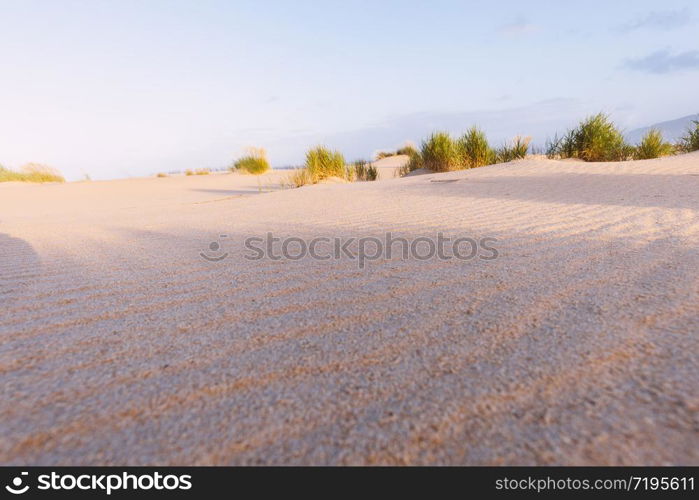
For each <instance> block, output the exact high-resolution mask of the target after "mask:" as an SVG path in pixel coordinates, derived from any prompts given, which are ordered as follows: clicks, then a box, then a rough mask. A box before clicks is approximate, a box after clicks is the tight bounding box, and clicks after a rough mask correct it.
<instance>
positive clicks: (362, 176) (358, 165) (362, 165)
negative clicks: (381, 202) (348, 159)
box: [353, 160, 379, 181]
mask: <svg viewBox="0 0 699 500" xmlns="http://www.w3.org/2000/svg"><path fill="white" fill-rule="evenodd" d="M353 170H354V175H353V178H354V179H356V180H358V181H375V180H376V179H378V177H379V171H378V170H377V169H376V167H375V166H373V165H372V164H371V163H367V162H366V161H364V160H359V161H355V162H354V166H353Z"/></svg>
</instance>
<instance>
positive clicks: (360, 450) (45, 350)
mask: <svg viewBox="0 0 699 500" xmlns="http://www.w3.org/2000/svg"><path fill="white" fill-rule="evenodd" d="M286 174H287V173H286V172H284V173H276V172H275V173H271V174H266V175H265V176H263V177H262V179H261V185H262V186H263V187H264V188H265V189H264V190H265V191H266V192H264V193H262V194H260V193H258V187H257V179H256V178H255V177H253V176H244V175H239V174H219V175H209V176H192V177H185V176H179V177H169V178H163V179H157V178H150V179H127V180H116V181H104V182H83V183H67V184H61V185H55V184H45V185H28V184H17V183H6V184H0V252H1V253H2V261H1V262H0V303H2V315H1V316H0V339H1V342H0V377H1V378H2V384H1V389H0V390H1V395H0V430H1V432H0V463H2V464H4V465H8V464H9V465H24V464H32V465H103V464H107V465H127V464H128V465H177V464H196V465H213V464H215V465H226V464H467V465H485V464H490V465H504V464H507V465H537V464H555V465H586V464H592V465H656V464H694V465H697V464H699V335H697V334H698V333H699V153H691V154H686V155H679V156H674V157H667V158H661V159H656V160H647V161H631V162H624V163H595V164H591V163H590V164H584V163H581V162H576V161H553V160H545V159H526V160H522V161H516V162H512V163H507V164H501V165H494V166H489V167H482V168H476V169H471V170H463V171H457V172H450V173H445V174H428V175H420V176H414V177H407V178H399V179H392V178H390V177H391V175H389V174H385V173H384V172H383V170H382V171H381V176H380V177H381V179H383V180H380V181H377V182H357V183H351V184H328V185H315V186H305V187H303V188H300V189H279V187H278V184H279V182H280V179H281V178H282V176H283V175H286ZM387 231H391V232H393V233H394V234H396V235H400V236H404V237H406V238H417V237H422V236H428V237H430V236H432V235H435V234H436V233H438V232H443V233H445V234H449V235H454V236H456V235H467V236H469V237H473V238H484V237H490V238H496V239H497V244H496V245H495V246H496V248H497V250H498V254H499V257H498V258H497V259H495V260H482V259H474V260H470V261H454V260H448V261H447V260H436V259H435V260H429V261H418V260H415V259H409V260H401V259H400V258H398V257H394V258H392V259H382V260H378V261H376V262H370V263H369V264H368V265H367V267H366V268H365V269H359V268H358V266H357V263H356V262H355V261H353V260H351V259H338V260H330V261H317V260H312V259H308V258H307V259H303V260H300V261H293V260H288V259H282V260H278V261H274V260H269V259H265V260H260V261H250V260H247V259H245V258H244V251H245V249H244V247H243V243H242V242H243V241H244V239H245V238H247V237H251V236H260V237H263V236H265V234H266V233H268V232H272V233H274V234H275V235H279V236H281V237H284V236H294V237H299V238H302V239H310V238H314V237H318V236H343V237H360V236H376V237H379V238H380V237H382V236H383V235H384V234H385V233H386V232H387ZM222 235H225V236H222ZM214 242H215V243H217V244H218V245H219V246H218V247H215V248H216V250H215V252H214V251H212V250H211V249H212V246H211V244H212V243H214ZM209 252H211V253H212V254H215V255H216V256H218V255H223V254H224V253H225V254H227V257H226V258H224V259H222V260H220V261H217V262H211V261H208V260H206V259H204V258H202V257H201V255H200V254H202V253H204V254H205V255H207V254H208V253H209Z"/></svg>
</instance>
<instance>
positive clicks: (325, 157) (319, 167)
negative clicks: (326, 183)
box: [305, 146, 347, 182]
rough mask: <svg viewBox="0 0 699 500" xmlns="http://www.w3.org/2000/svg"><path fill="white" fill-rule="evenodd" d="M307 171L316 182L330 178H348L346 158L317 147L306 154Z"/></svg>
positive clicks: (323, 147) (335, 152)
mask: <svg viewBox="0 0 699 500" xmlns="http://www.w3.org/2000/svg"><path fill="white" fill-rule="evenodd" d="M305 166H306V169H307V170H308V173H309V175H310V176H311V178H312V179H313V180H314V182H318V181H321V180H323V179H327V178H328V177H339V178H341V179H344V178H346V176H347V172H346V170H345V158H344V157H343V156H342V153H340V152H339V151H332V150H330V149H329V148H326V147H325V146H317V147H315V148H313V149H311V150H310V151H308V153H306V165H305Z"/></svg>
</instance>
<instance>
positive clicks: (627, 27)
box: [621, 7, 692, 33]
mask: <svg viewBox="0 0 699 500" xmlns="http://www.w3.org/2000/svg"><path fill="white" fill-rule="evenodd" d="M691 22H692V13H691V11H690V10H689V8H688V7H685V8H684V9H680V10H664V11H653V12H650V13H649V14H647V15H646V16H643V17H639V18H638V19H636V20H635V21H632V22H630V23H627V24H624V25H622V26H621V30H622V31H623V32H626V33H628V32H631V31H636V30H640V29H654V30H662V31H671V30H674V29H677V28H681V27H683V26H687V25H688V24H690V23H691Z"/></svg>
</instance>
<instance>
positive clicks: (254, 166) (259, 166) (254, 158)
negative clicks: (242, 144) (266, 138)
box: [232, 148, 269, 175]
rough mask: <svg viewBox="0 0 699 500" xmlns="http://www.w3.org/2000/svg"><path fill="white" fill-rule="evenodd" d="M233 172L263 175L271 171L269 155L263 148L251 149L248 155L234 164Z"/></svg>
mask: <svg viewBox="0 0 699 500" xmlns="http://www.w3.org/2000/svg"><path fill="white" fill-rule="evenodd" d="M232 170H238V171H240V172H246V173H248V174H253V175H261V174H264V173H265V172H267V171H268V170H269V162H268V161H267V153H266V151H265V150H264V149H263V148H250V149H249V150H248V153H247V154H246V155H245V156H243V157H242V158H240V159H239V160H238V161H236V162H235V163H234V164H233V167H232Z"/></svg>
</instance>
